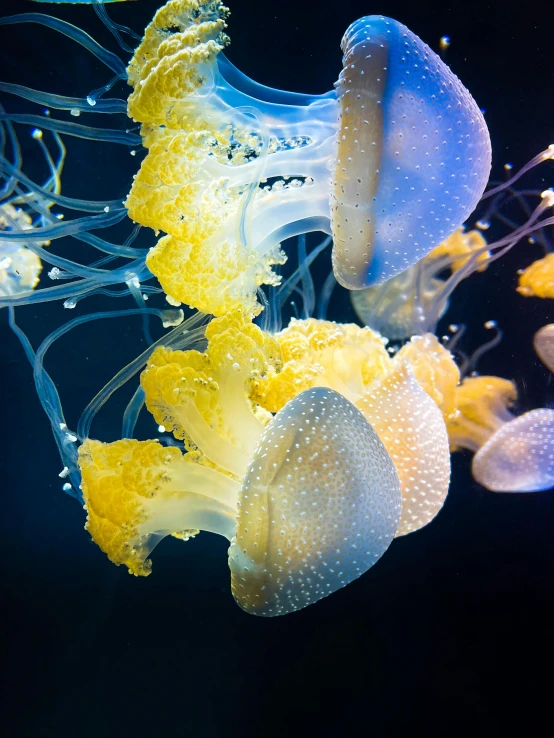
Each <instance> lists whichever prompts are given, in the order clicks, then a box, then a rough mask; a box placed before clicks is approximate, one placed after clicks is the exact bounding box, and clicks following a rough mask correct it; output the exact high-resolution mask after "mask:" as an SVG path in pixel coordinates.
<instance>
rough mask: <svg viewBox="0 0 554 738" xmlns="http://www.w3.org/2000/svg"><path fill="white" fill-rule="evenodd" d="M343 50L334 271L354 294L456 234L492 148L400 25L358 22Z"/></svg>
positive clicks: (464, 101) (377, 19) (465, 104)
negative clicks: (354, 290) (355, 290)
mask: <svg viewBox="0 0 554 738" xmlns="http://www.w3.org/2000/svg"><path fill="white" fill-rule="evenodd" d="M342 49H343V52H344V69H343V71H342V73H341V75H340V78H339V82H338V85H337V96H338V99H339V102H340V104H341V126H340V130H339V137H338V138H339V142H338V153H337V161H336V166H335V177H334V182H333V198H332V202H331V223H332V230H333V236H334V241H335V248H334V258H333V265H334V268H335V275H336V277H337V279H338V281H339V282H340V283H341V284H342V285H343V286H345V287H347V288H349V289H361V288H364V287H370V286H371V285H373V284H379V283H380V282H384V281H385V280H387V279H390V278H391V277H393V276H394V275H395V274H398V273H399V272H402V271H404V270H405V269H407V268H408V267H410V266H411V265H412V264H414V263H415V262H417V261H419V260H420V259H422V258H423V257H424V256H425V255H426V254H427V253H429V251H431V249H433V248H435V246H437V245H438V244H439V243H441V241H444V240H445V239H446V238H447V237H448V236H449V235H450V234H452V233H453V232H454V231H455V230H456V229H457V228H459V227H460V226H461V225H462V223H463V222H464V221H465V220H466V219H467V217H468V216H469V215H470V214H471V212H472V211H473V210H474V208H475V206H476V205H477V202H478V201H479V199H480V197H481V195H482V193H483V191H484V188H485V185H486V183H487V180H488V177H489V173H490V166H491V144H490V138H489V133H488V130H487V126H486V124H485V121H484V119H483V116H482V114H481V111H480V110H479V108H478V107H477V104H476V103H475V100H474V99H473V98H472V97H471V95H470V94H469V92H468V91H467V90H466V88H465V87H464V86H463V84H462V83H461V82H460V80H459V79H458V78H457V77H456V76H455V75H454V74H453V73H452V72H451V70H450V69H449V68H448V67H447V66H446V65H445V64H444V62H443V61H442V60H441V59H440V57H438V56H437V55H436V54H435V53H434V52H433V51H431V49H430V48H429V47H428V46H427V45H426V44H425V43H423V41H422V40H421V39H420V38H418V37H417V36H416V35H415V34H413V33H412V32H411V31H410V30H409V29H408V28H406V26H404V25H402V24H401V23H398V22H397V21H394V20H392V19H390V18H385V17H383V16H376V15H374V16H366V17H364V18H360V19H359V20H358V21H356V22H355V23H353V24H352V25H351V26H350V28H349V29H348V30H347V32H346V34H345V36H344V38H343V41H342Z"/></svg>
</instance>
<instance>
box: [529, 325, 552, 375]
mask: <svg viewBox="0 0 554 738" xmlns="http://www.w3.org/2000/svg"><path fill="white" fill-rule="evenodd" d="M533 345H534V347H535V351H536V352H537V356H538V357H539V359H540V360H541V361H542V363H543V364H544V365H545V366H547V367H548V368H549V369H550V371H551V372H554V324H552V323H550V324H549V325H544V326H543V327H542V328H540V329H539V330H538V331H537V332H536V333H535V337H534V338H533Z"/></svg>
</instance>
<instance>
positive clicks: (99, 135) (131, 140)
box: [0, 113, 142, 146]
mask: <svg viewBox="0 0 554 738" xmlns="http://www.w3.org/2000/svg"><path fill="white" fill-rule="evenodd" d="M0 121H11V122H12V123H23V124H25V125H28V126H35V127H37V128H44V129H46V130H48V131H56V132H57V133H63V134H65V135H66V136H75V137H76V138H85V139H87V140H88V141H106V142H108V143H114V144H122V145H123V146H141V145H142V139H141V137H140V136H139V135H137V134H136V133H131V132H129V131H118V130H117V129H115V128H92V127H91V126H83V125H81V124H80V123H71V122H69V121H65V120H56V119H55V118H49V117H47V116H44V117H43V116H40V115H27V114H20V113H14V114H10V113H0Z"/></svg>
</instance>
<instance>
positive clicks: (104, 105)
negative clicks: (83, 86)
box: [0, 77, 127, 115]
mask: <svg viewBox="0 0 554 738" xmlns="http://www.w3.org/2000/svg"><path fill="white" fill-rule="evenodd" d="M117 79H119V77H116V80H117ZM0 92H6V93H8V94H9V95H17V97H22V98H23V99H24V100H29V101H30V102H34V103H37V104H38V105H44V106H45V107H47V108H54V110H79V111H83V112H88V113H123V114H125V115H126V114H127V103H126V102H125V101H124V100H120V99H119V98H109V99H107V100H97V99H96V98H95V97H92V95H89V96H88V97H87V98H86V99H84V98H82V97H66V96H65V95H54V94H53V93H52V92H43V91H42V90H34V89H32V88H31V87H24V86H23V85H15V84H12V83H10V82H0ZM89 99H90V100H92V101H93V102H89Z"/></svg>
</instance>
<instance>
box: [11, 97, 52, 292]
mask: <svg viewBox="0 0 554 738" xmlns="http://www.w3.org/2000/svg"><path fill="white" fill-rule="evenodd" d="M0 111H1V108H0ZM31 136H32V138H33V140H34V141H36V142H37V143H38V145H39V147H40V149H41V152H42V154H43V156H44V159H45V161H46V164H47V166H48V169H49V176H48V178H47V179H46V180H45V181H44V182H43V183H42V185H41V186H40V188H39V189H35V188H33V186H29V185H28V183H25V182H18V181H17V179H16V178H15V177H9V176H8V177H6V180H5V182H4V185H3V186H2V187H0V298H8V299H10V298H13V297H14V296H20V295H22V294H28V293H30V292H32V291H33V290H34V289H35V288H36V286H37V285H38V283H39V278H40V273H41V271H42V262H41V259H40V256H39V253H40V252H41V251H42V250H43V247H44V246H48V245H49V241H48V240H45V241H39V242H38V243H35V242H34V239H33V234H34V232H36V229H40V228H41V227H42V226H43V224H44V223H45V222H46V221H47V220H48V219H49V218H50V217H51V212H50V211H51V208H52V206H53V205H54V202H53V200H52V199H51V198H52V196H54V197H55V196H56V195H58V194H59V192H60V181H61V173H62V170H63V166H64V161H65V146H64V145H63V142H62V140H61V138H60V137H59V136H58V135H57V134H54V136H53V139H54V143H55V146H56V147H57V149H58V153H57V156H56V155H54V156H53V155H52V153H51V151H50V150H49V148H48V147H47V145H46V143H45V142H44V140H43V132H42V130H40V129H39V128H35V129H33V131H32V132H31ZM9 147H11V155H12V158H13V162H12V164H13V165H14V166H17V163H18V162H19V161H20V160H21V148H20V145H19V140H18V138H17V136H16V133H15V130H14V128H13V126H12V125H11V123H9V122H8V123H2V122H0V153H1V154H3V153H4V152H5V151H6V150H7V149H8V148H9ZM24 234H27V236H28V238H29V242H26V241H24V240H21V239H22V238H25V235H24ZM37 251H38V252H39V253H37Z"/></svg>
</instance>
